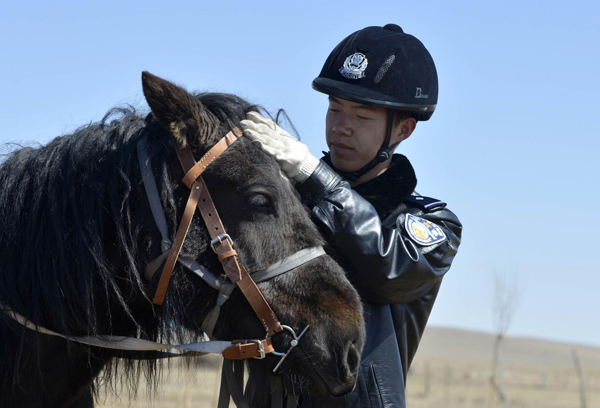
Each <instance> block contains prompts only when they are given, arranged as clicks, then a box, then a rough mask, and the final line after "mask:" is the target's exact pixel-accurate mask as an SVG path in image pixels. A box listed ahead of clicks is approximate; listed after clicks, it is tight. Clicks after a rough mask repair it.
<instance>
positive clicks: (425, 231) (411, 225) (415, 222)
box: [404, 214, 446, 246]
mask: <svg viewBox="0 0 600 408" xmlns="http://www.w3.org/2000/svg"><path fill="white" fill-rule="evenodd" d="M404 228H405V229H406V232H407V233H408V236H409V237H410V238H411V239H412V240H413V241H415V242H416V243H417V244H419V245H423V246H431V245H435V244H439V243H441V242H443V241H445V240H446V234H444V231H442V229H441V228H440V227H438V226H437V225H436V224H434V223H433V222H431V221H427V220H425V219H423V218H420V217H416V216H414V215H412V214H406V220H405V221H404Z"/></svg>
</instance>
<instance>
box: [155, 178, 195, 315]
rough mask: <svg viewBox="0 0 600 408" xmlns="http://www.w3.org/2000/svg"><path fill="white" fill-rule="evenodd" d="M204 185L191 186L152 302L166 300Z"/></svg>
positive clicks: (158, 303)
mask: <svg viewBox="0 0 600 408" xmlns="http://www.w3.org/2000/svg"><path fill="white" fill-rule="evenodd" d="M203 187H204V185H203V184H202V183H197V182H196V183H194V184H193V185H192V186H191V192H190V197H189V198H188V201H187V204H186V205H185V210H184V211H183V217H182V218H181V223H180V224H179V228H178V229H177V234H176V235H175V242H173V245H172V246H171V250H170V251H169V256H168V257H167V262H165V266H164V267H163V270H162V273H161V275H160V280H159V281H158V286H157V288H156V292H155V294H154V299H153V300H152V303H154V304H155V305H159V306H160V305H162V304H163V302H164V301H165V295H166V294H167V288H168V287H169V281H170V280H171V275H172V274H173V269H174V268H175V264H176V263H177V258H179V253H180V252H181V248H182V247H183V242H184V241H185V237H186V235H187V233H188V230H189V228H190V224H191V223H192V218H194V212H195V211H196V206H197V205H198V200H199V199H200V194H201V193H202V190H203Z"/></svg>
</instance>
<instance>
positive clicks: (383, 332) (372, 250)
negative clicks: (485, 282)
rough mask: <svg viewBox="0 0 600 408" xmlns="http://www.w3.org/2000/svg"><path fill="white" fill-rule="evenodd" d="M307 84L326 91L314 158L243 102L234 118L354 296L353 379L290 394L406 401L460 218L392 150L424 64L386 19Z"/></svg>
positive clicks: (415, 44) (338, 403)
mask: <svg viewBox="0 0 600 408" xmlns="http://www.w3.org/2000/svg"><path fill="white" fill-rule="evenodd" d="M313 88H314V89H316V90H317V91H320V92H323V93H325V94H328V95H329V109H328V111H327V119H326V132H325V133H326V140H327V146H328V147H329V149H330V151H329V153H327V154H326V155H325V157H324V158H323V159H322V161H319V160H318V159H316V158H315V157H314V156H312V155H311V154H310V153H309V152H308V148H307V147H306V146H305V145H304V144H302V143H300V142H298V141H297V140H295V139H293V138H291V136H290V135H289V134H288V133H287V132H285V131H284V130H283V129H281V128H279V127H278V126H276V125H275V124H274V123H273V122H272V121H270V120H269V119H265V118H263V117H262V116H260V115H258V114H254V113H251V114H249V116H248V120H246V121H243V122H242V126H243V128H244V130H245V132H244V134H245V135H246V136H247V137H249V138H250V139H252V140H255V141H257V143H259V144H260V145H261V147H262V149H263V150H264V151H265V152H267V153H268V154H271V155H272V156H274V157H275V158H276V159H277V161H278V162H279V164H280V165H281V168H282V170H283V171H284V172H285V173H286V174H287V176H288V177H290V178H292V179H294V180H295V181H296V183H297V184H296V187H297V189H298V190H299V192H300V194H301V196H302V199H303V201H304V202H305V203H306V204H307V205H308V206H309V207H310V208H311V210H312V216H313V219H314V221H315V223H316V224H317V225H318V226H319V228H320V229H321V231H322V232H323V234H324V235H325V238H326V239H327V241H328V243H329V244H330V245H331V246H332V247H333V248H335V250H336V252H337V254H338V255H339V261H340V263H341V264H342V265H343V266H344V267H345V268H346V270H347V271H348V278H349V279H350V281H351V282H352V283H353V284H354V285H355V287H356V288H357V290H358V292H359V293H360V295H361V297H362V299H363V301H364V304H365V319H366V325H367V343H366V345H365V348H364V350H363V355H362V361H361V365H360V373H359V378H358V383H357V386H356V388H355V389H354V391H353V392H352V393H351V394H349V395H347V396H344V397H339V398H333V397H331V398H313V397H308V398H307V397H304V398H303V399H302V400H301V405H302V406H303V407H372V408H374V407H394V408H396V407H405V406H406V402H405V392H404V389H405V385H406V374H407V372H408V368H409V366H410V363H411V361H412V359H413V357H414V355H415V353H416V351H417V347H418V344H419V340H420V339H421V336H422V334H423V331H424V329H425V325H426V324H427V319H428V317H429V314H430V312H431V309H432V307H433V303H434V301H435V298H436V296H437V293H438V291H439V288H440V284H441V281H442V277H443V276H444V274H445V273H446V272H447V271H448V269H449V268H450V264H451V262H452V260H453V258H454V256H455V254H456V251H457V249H458V246H459V244H460V235H461V229H462V226H461V224H460V222H459V220H458V218H457V217H456V216H455V215H454V214H453V213H452V212H450V211H449V210H448V209H447V208H446V204H445V203H443V202H441V201H439V200H436V199H433V198H429V197H423V196H419V195H417V194H416V193H415V192H414V189H415V186H416V183H417V179H416V176H415V173H414V170H413V168H412V166H411V164H410V162H409V161H408V159H407V158H406V157H404V156H402V155H399V154H396V155H393V156H392V155H391V153H392V152H393V150H394V149H395V147H396V146H397V145H398V144H399V143H400V142H402V141H403V140H406V139H407V138H408V137H410V136H411V134H412V133H413V131H414V130H415V128H416V125H417V121H425V120H428V119H429V118H430V117H431V115H432V113H433V111H434V109H435V106H436V103H437V93H438V85H437V73H436V70H435V65H434V63H433V59H432V58H431V56H430V55H429V52H428V51H427V50H426V49H425V47H424V46H423V44H422V43H421V42H420V41H419V40H417V39H416V38H415V37H413V36H411V35H409V34H405V33H404V32H403V31H402V29H401V28H400V27H398V26H397V25H394V24H388V25H386V26H384V27H367V28H365V29H363V30H360V31H357V32H355V33H353V34H351V35H350V36H349V37H347V38H346V39H344V40H343V41H342V42H341V43H340V44H339V45H338V46H337V47H336V48H335V49H334V50H333V52H332V53H331V55H330V56H329V58H328V59H327V61H326V62H325V65H324V67H323V69H322V71H321V73H320V75H319V76H318V77H317V78H316V79H315V80H314V82H313Z"/></svg>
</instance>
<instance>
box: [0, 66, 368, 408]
mask: <svg viewBox="0 0 600 408" xmlns="http://www.w3.org/2000/svg"><path fill="white" fill-rule="evenodd" d="M142 82H143V87H144V93H145V95H146V99H147V101H148V104H149V105H150V108H151V110H152V113H150V114H149V115H147V116H146V117H142V116H139V115H137V114H136V113H135V111H133V110H132V109H119V110H113V111H111V112H109V114H107V116H106V117H105V118H104V119H103V121H102V122H101V123H99V124H92V125H89V126H86V127H83V128H80V129H79V130H77V131H75V132H74V133H73V134H70V135H66V136H61V137H57V138H55V139H54V140H53V141H51V142H50V143H48V144H47V145H46V146H43V147H38V148H22V149H20V150H16V151H14V152H12V153H11V154H10V155H8V156H7V157H6V158H5V159H4V161H3V162H2V163H1V165H0V223H1V229H0V304H1V307H2V308H3V309H4V312H1V311H0V407H73V408H74V407H91V406H93V395H94V392H93V391H94V389H95V387H94V379H95V378H97V377H98V376H99V375H100V374H101V373H104V375H105V376H108V377H113V378H116V376H120V377H119V378H123V376H124V378H126V379H129V380H130V382H132V383H135V382H136V378H137V375H138V374H139V372H140V370H141V369H144V368H145V369H147V370H146V371H147V372H148V373H149V375H153V374H154V373H155V367H156V365H155V362H154V360H152V359H149V358H148V354H142V353H138V354H136V352H121V351H118V350H110V349H103V348H98V347H92V346H88V345H85V344H81V343H77V342H75V341H70V340H65V339H63V338H60V337H56V336H49V335H47V334H43V333H41V330H31V329H29V328H26V327H24V326H23V325H21V324H19V323H18V322H16V321H15V320H14V319H13V318H12V317H11V313H10V312H8V310H12V311H14V312H17V313H19V314H21V315H23V316H24V317H25V318H26V319H27V320H28V321H29V322H31V323H33V324H35V325H37V326H39V327H40V328H45V329H48V330H52V331H54V332H58V333H62V334H65V335H69V336H84V335H92V336H97V337H100V338H102V337H106V336H109V335H119V336H134V337H138V338H143V339H148V340H153V341H158V340H160V341H161V342H168V343H181V342H189V341H197V340H198V339H200V338H201V337H202V336H203V330H202V329H201V325H202V322H203V321H204V318H205V317H206V315H207V314H208V313H209V312H210V311H211V310H213V308H214V306H215V303H216V299H217V291H216V290H215V289H214V288H213V287H211V285H209V284H207V283H206V282H205V281H203V280H202V279H200V278H199V277H198V276H197V275H196V274H194V273H192V272H191V271H190V270H188V269H187V268H184V267H183V266H182V265H181V264H179V263H178V264H177V266H176V267H175V270H174V272H173V275H172V278H171V281H170V284H169V286H168V290H167V294H166V299H165V301H164V303H163V305H162V306H157V305H153V303H152V297H153V296H154V292H155V290H156V287H157V284H158V277H159V276H160V273H157V274H155V275H154V277H151V278H150V280H149V281H147V280H145V279H144V272H143V271H144V268H145V267H146V265H147V264H148V263H149V262H150V261H152V260H154V259H156V258H157V257H159V256H160V254H161V253H162V252H163V251H164V248H161V241H162V240H163V238H162V237H161V233H160V231H159V228H157V225H156V221H155V219H154V217H153V215H152V211H151V208H150V204H149V199H148V196H147V191H146V189H145V188H144V183H143V181H142V177H141V171H140V166H139V163H138V158H137V157H138V156H137V149H136V145H137V144H138V142H139V141H140V140H142V139H143V138H145V146H146V148H147V154H148V161H149V163H150V167H151V169H152V173H153V175H154V178H155V180H156V184H157V186H158V191H159V196H160V199H159V201H160V203H161V204H162V207H163V209H164V214H165V219H166V221H167V229H168V234H169V236H170V237H171V238H173V237H174V236H175V234H176V230H177V226H178V224H179V220H180V218H181V214H182V213H183V211H184V207H185V204H186V200H187V197H188V195H189V191H190V190H189V189H188V188H187V187H186V186H185V185H184V184H183V183H182V182H181V180H182V178H183V176H184V172H183V170H182V169H181V167H180V165H179V163H178V160H177V157H176V155H175V147H176V146H180V147H181V146H189V147H190V148H191V151H192V152H193V155H194V157H195V158H196V159H199V158H200V157H202V156H203V155H204V154H205V153H206V152H207V151H208V150H209V149H210V148H211V147H212V146H213V145H215V144H216V143H217V141H218V140H219V139H220V138H221V137H223V136H224V135H225V134H226V133H228V132H229V131H231V130H232V129H233V128H235V127H236V126H237V125H238V124H239V122H240V120H242V119H243V118H244V117H245V114H246V113H247V112H248V111H250V110H255V109H256V108H255V107H254V106H251V105H250V104H248V103H247V102H246V101H244V100H242V99H240V98H238V97H236V96H233V95H225V94H199V95H195V96H194V95H191V94H189V93H188V92H186V91H185V90H184V89H182V88H180V87H177V86H175V85H173V84H171V83H169V82H167V81H165V80H162V79H160V78H158V77H155V76H153V75H151V74H147V73H144V75H143V76H142ZM116 114H118V115H119V118H117V119H114V117H115V115H116ZM203 177H204V180H205V182H206V186H207V187H208V188H210V193H211V195H212V197H213V199H214V202H215V205H216V208H217V209H218V211H219V213H220V216H221V218H222V220H223V223H224V226H225V228H226V229H227V233H228V234H229V235H230V236H231V237H234V241H235V249H236V251H237V253H238V255H239V259H240V260H241V262H243V264H244V265H245V266H246V268H247V269H248V271H250V273H251V274H252V273H253V272H254V271H260V270H264V269H265V268H267V267H269V266H270V265H272V264H273V263H276V262H277V261H280V260H282V259H285V258H287V257H288V256H290V255H292V254H294V253H296V252H297V251H300V250H302V249H304V248H309V247H319V246H321V245H323V241H322V238H321V237H320V236H319V233H318V232H317V230H316V228H315V227H314V226H313V224H312V223H311V220H310V218H309V214H308V212H307V211H306V210H305V208H303V206H302V205H301V203H300V201H299V199H298V197H297V193H296V192H295V189H294V188H293V186H292V185H291V184H290V182H289V181H288V180H287V179H285V178H284V177H283V176H282V173H281V172H280V170H279V166H278V165H277V163H275V162H274V161H273V160H272V159H270V158H269V157H267V156H266V155H264V154H263V153H262V152H261V151H260V149H257V148H256V147H255V146H253V145H252V144H251V143H250V142H249V141H248V140H246V139H245V138H243V137H242V138H240V139H239V140H237V141H236V142H235V143H233V144H232V145H231V146H230V147H229V148H228V149H227V150H226V151H225V152H224V153H223V154H222V155H221V156H220V157H219V158H218V159H216V160H214V161H213V162H212V163H210V166H209V167H208V168H207V170H206V171H205V173H204V174H203ZM181 257H183V258H186V259H191V260H195V261H196V262H197V264H198V265H200V267H201V268H203V270H205V271H207V272H210V273H211V274H213V275H215V276H218V277H219V279H220V281H221V282H222V283H227V282H228V280H227V278H226V277H225V275H224V274H223V269H222V268H221V265H220V262H219V260H218V259H217V256H216V255H215V254H214V253H213V250H212V249H211V246H210V237H209V234H208V232H207V230H206V226H205V225H204V223H203V221H202V219H201V217H199V216H196V217H194V219H193V221H192V224H191V226H190V229H189V233H188V236H187V238H186V240H185V243H184V245H183V248H182V251H181ZM258 287H259V289H260V290H261V291H262V293H263V295H264V297H265V299H266V300H267V302H268V303H269V305H270V306H271V308H272V309H273V311H274V312H275V314H276V315H277V317H278V318H279V320H280V321H281V323H282V324H285V325H288V326H290V327H291V328H293V329H294V330H295V331H296V333H299V332H300V331H302V330H303V329H304V328H305V327H306V326H307V325H308V326H309V329H308V330H307V331H306V333H305V334H304V336H303V337H302V338H301V340H300V344H299V346H298V347H295V348H294V349H293V350H292V352H291V353H290V355H289V356H288V357H287V358H286V360H285V361H284V362H283V364H282V365H281V367H280V368H279V369H278V371H277V372H278V373H279V375H280V376H281V378H282V380H283V384H284V386H285V389H286V391H287V392H288V393H289V394H299V393H311V394H314V395H343V394H345V393H347V392H349V391H350V390H351V389H352V387H353V386H354V383H355V380H356V376H357V370H358V360H359V356H360V352H361V349H362V345H363V343H364V328H363V320H362V309H361V305H360V301H359V298H358V295H357V293H356V291H355V290H354V289H353V288H352V286H351V285H350V283H349V282H348V281H347V280H346V278H345V276H344V272H343V270H342V269H341V268H340V267H339V266H338V265H337V264H336V263H335V262H334V261H333V260H332V259H331V258H330V257H329V256H319V257H317V258H315V259H312V260H311V261H309V262H307V263H305V264H303V265H302V266H300V267H297V268H295V269H294V270H292V271H290V272H288V273H285V274H282V275H279V276H277V277H274V278H272V279H270V280H267V281H265V282H262V283H259V284H258ZM213 333H214V338H215V339H222V340H228V341H231V340H232V339H264V337H265V330H264V328H263V325H262V324H261V322H260V321H259V319H258V318H257V316H256V314H255V313H254V311H253V310H252V308H251V307H250V305H249V304H248V301H247V300H246V298H245V297H244V296H243V295H242V293H241V291H240V290H239V289H234V290H233V292H232V293H231V296H230V298H229V300H227V301H226V302H225V303H224V304H223V306H222V307H221V311H220V314H219V318H218V320H217V322H216V326H215V328H214V332H213ZM292 340H293V339H292V337H291V336H290V335H289V334H288V333H287V331H284V332H281V333H278V334H275V335H274V336H272V341H273V344H274V346H275V349H276V350H280V351H281V350H284V351H285V350H287V349H288V348H289V347H290V344H291V342H292ZM138 358H140V359H138ZM278 361H279V359H278V358H277V357H276V356H273V355H267V357H266V358H264V359H262V360H254V359H252V360H249V361H248V363H247V365H248V368H249V370H250V381H249V388H250V389H249V390H248V395H249V396H250V399H251V405H252V406H255V407H259V406H260V407H263V406H268V403H269V399H270V392H269V375H268V373H269V372H271V371H272V370H273V368H274V367H275V365H276V364H277V363H278Z"/></svg>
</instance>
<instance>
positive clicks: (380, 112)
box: [325, 96, 387, 172]
mask: <svg viewBox="0 0 600 408" xmlns="http://www.w3.org/2000/svg"><path fill="white" fill-rule="evenodd" d="M386 127H387V110H386V109H384V108H379V107H375V106H370V105H362V104H360V103H357V102H351V101H348V100H345V99H341V98H336V97H334V96H329V109H328V110H327V118H326V130H325V133H326V139H327V146H328V147H329V152H330V154H331V162H332V163H333V165H334V166H335V167H337V168H338V169H339V170H342V171H347V172H352V171H356V170H359V169H361V168H362V167H363V166H365V165H366V164H367V163H369V162H370V161H371V160H373V158H375V155H376V154H377V152H378V151H379V148H380V147H381V144H382V143H383V140H384V139H385V132H386Z"/></svg>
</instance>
